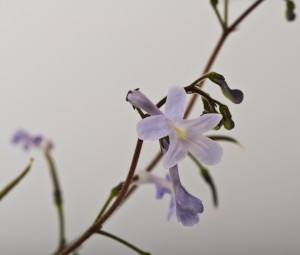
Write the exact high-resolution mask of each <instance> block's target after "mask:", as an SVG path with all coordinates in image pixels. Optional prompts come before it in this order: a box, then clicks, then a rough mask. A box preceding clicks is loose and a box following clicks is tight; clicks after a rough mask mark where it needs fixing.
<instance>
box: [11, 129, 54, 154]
mask: <svg viewBox="0 0 300 255" xmlns="http://www.w3.org/2000/svg"><path fill="white" fill-rule="evenodd" d="M11 142H12V144H21V145H22V146H23V149H24V150H25V151H27V150H29V149H31V148H38V149H41V150H46V149H48V150H50V149H52V148H53V143H52V142H51V141H50V140H48V139H46V138H44V137H43V136H41V135H31V134H29V133H28V132H27V131H25V130H18V131H16V132H15V133H14V134H13V136H12V139H11Z"/></svg>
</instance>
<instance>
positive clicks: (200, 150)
mask: <svg viewBox="0 0 300 255" xmlns="http://www.w3.org/2000/svg"><path fill="white" fill-rule="evenodd" d="M189 150H190V151H191V153H192V154H193V155H194V156H195V157H196V158H197V159H198V160H199V161H200V162H202V163H204V164H207V165H214V164H217V163H219V162H220V161H221V158H222V155H223V150H222V147H221V146H220V145H219V144H218V143H217V142H215V141H213V140H212V139H210V138H207V137H206V136H203V135H198V136H195V137H194V138H193V139H190V140H189Z"/></svg>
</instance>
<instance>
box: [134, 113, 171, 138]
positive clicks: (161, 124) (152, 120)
mask: <svg viewBox="0 0 300 255" xmlns="http://www.w3.org/2000/svg"><path fill="white" fill-rule="evenodd" d="M136 127H137V133H138V137H139V138H140V139H142V140H150V141H155V140H158V139H160V138H162V137H165V136H167V135H169V134H170V132H171V131H172V128H171V127H170V126H169V125H168V124H167V122H166V117H165V116H164V115H155V116H150V117H147V118H145V119H142V120H141V121H139V122H138V124H137V126H136Z"/></svg>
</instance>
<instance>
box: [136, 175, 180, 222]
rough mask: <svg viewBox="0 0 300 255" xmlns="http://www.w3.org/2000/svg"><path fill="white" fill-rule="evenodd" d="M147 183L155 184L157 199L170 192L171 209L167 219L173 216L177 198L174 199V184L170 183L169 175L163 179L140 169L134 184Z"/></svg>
mask: <svg viewBox="0 0 300 255" xmlns="http://www.w3.org/2000/svg"><path fill="white" fill-rule="evenodd" d="M145 183H150V184H154V185H155V187H156V198H157V199H161V198H163V196H164V194H170V205H169V211H168V215H167V219H168V220H169V219H170V218H171V217H172V215H174V214H175V200H174V194H173V190H172V185H171V183H170V177H169V175H167V176H166V179H163V178H161V177H159V176H157V175H155V174H152V173H150V172H147V171H139V172H138V173H137V175H136V179H135V181H134V184H136V185H141V184H145Z"/></svg>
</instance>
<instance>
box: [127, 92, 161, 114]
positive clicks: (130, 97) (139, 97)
mask: <svg viewBox="0 0 300 255" xmlns="http://www.w3.org/2000/svg"><path fill="white" fill-rule="evenodd" d="M126 101H128V102H129V103H131V104H132V106H133V107H137V108H140V109H142V110H144V111H145V112H147V113H148V114H150V115H160V114H162V112H161V111H160V110H159V109H158V107H157V106H156V105H155V104H153V103H152V102H151V100H150V99H149V98H148V97H146V96H145V95H144V94H143V93H142V92H140V91H139V90H138V89H136V90H131V91H129V92H128V94H127V96H126Z"/></svg>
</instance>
